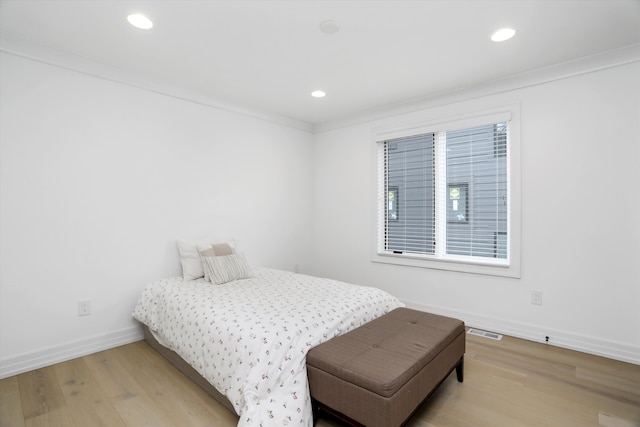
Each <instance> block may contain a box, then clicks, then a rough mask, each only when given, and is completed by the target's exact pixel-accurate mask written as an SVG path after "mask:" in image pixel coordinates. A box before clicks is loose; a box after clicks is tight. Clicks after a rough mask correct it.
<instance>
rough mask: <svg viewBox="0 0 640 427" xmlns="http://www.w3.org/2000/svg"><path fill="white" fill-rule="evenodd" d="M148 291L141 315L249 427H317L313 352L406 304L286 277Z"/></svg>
mask: <svg viewBox="0 0 640 427" xmlns="http://www.w3.org/2000/svg"><path fill="white" fill-rule="evenodd" d="M255 276H256V277H255V278H251V279H245V280H238V281H234V282H230V283H226V284H223V285H213V284H211V283H209V282H206V281H204V280H194V281H184V280H183V279H182V278H179V277H174V278H169V279H164V280H160V281H157V282H154V283H151V284H149V285H147V287H146V288H145V289H144V291H143V293H142V294H141V296H140V299H139V300H138V303H137V305H136V307H135V310H134V313H133V315H134V317H135V318H136V319H137V320H139V321H140V322H142V323H145V324H146V325H147V326H149V328H150V329H151V330H152V331H154V332H155V334H156V336H158V338H159V340H160V342H161V343H163V345H165V346H166V347H168V348H170V349H171V350H173V351H175V352H176V353H178V354H179V355H180V356H181V357H182V358H183V359H184V360H186V361H187V362H188V363H189V364H190V365H191V366H193V367H194V368H195V369H196V370H197V371H198V372H199V373H200V374H201V375H202V376H203V377H205V378H206V379H207V381H209V382H210V383H211V384H213V385H214V386H215V387H216V388H217V389H218V390H219V391H220V392H221V393H222V394H224V395H225V396H227V398H228V399H229V401H230V402H231V404H232V405H233V407H234V408H235V410H236V412H237V413H238V415H239V416H240V418H239V421H238V426H239V427H244V426H247V427H248V426H251V427H254V426H263V427H266V426H283V425H292V426H306V427H311V426H312V424H313V420H312V414H311V400H310V396H309V387H308V384H307V370H306V355H307V352H308V351H309V349H310V348H312V347H314V346H316V345H318V344H320V343H322V342H324V341H327V340H329V339H331V338H333V337H335V336H338V335H341V334H343V333H345V332H347V331H349V330H351V329H354V328H356V327H358V326H361V325H363V324H365V323H367V322H369V321H370V320H373V319H375V318H376V317H379V316H381V315H383V314H384V313H387V312H389V311H391V310H393V309H394V308H397V307H401V306H402V305H403V304H402V303H401V302H400V301H399V300H397V299H396V298H395V297H393V296H391V295H389V294H387V293H386V292H384V291H381V290H379V289H376V288H371V287H364V286H356V285H350V284H346V283H342V282H338V281H335V280H329V279H320V278H317V277H311V276H305V275H301V274H295V273H290V272H286V271H280V270H272V269H259V270H256V271H255Z"/></svg>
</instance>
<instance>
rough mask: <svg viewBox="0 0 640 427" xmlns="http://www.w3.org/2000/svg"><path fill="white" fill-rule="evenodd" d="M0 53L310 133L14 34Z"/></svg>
mask: <svg viewBox="0 0 640 427" xmlns="http://www.w3.org/2000/svg"><path fill="white" fill-rule="evenodd" d="M0 52H4V53H7V54H11V55H15V56H20V57H22V58H26V59H30V60H33V61H37V62H41V63H44V64H48V65H52V66H55V67H58V68H63V69H66V70H70V71H74V72H78V73H81V74H85V75H89V76H92V77H97V78H99V79H103V80H107V81H110V82H114V83H118V84H122V85H125V86H130V87H134V88H137V89H142V90H145V91H149V92H153V93H156V94H160V95H165V96H169V97H171V98H175V99H179V100H182V101H186V102H191V103H194V104H199V105H202V106H205V107H209V108H214V109H217V110H222V111H226V112H231V113H236V114H241V115H244V116H248V117H251V118H254V119H259V120H264V121H267V122H271V123H275V124H278V125H281V126H286V127H290V128H294V129H297V130H301V131H304V132H309V133H312V132H313V125H312V124H311V123H307V122H304V121H302V120H297V119H293V118H290V117H285V116H281V115H277V114H271V113H268V112H263V111H257V110H251V109H248V108H243V107H241V106H238V105H232V104H229V103H224V102H221V101H219V100H216V99H213V98H212V97H208V96H206V95H203V94H202V93H198V92H196V91H192V90H188V89H185V88H182V87H178V86H172V85H170V84H168V83H166V82H163V81H153V80H150V79H148V78H147V77H146V76H143V75H139V74H135V73H133V72H130V71H126V70H123V69H120V68H117V67H113V66H111V65H108V64H104V63H100V62H97V61H94V60H92V59H89V58H85V57H82V56H79V55H76V54H73V53H71V52H67V51H63V50H59V49H54V48H51V47H48V46H44V45H41V44H38V43H34V42H32V41H30V40H27V39H25V38H23V37H20V36H16V35H14V34H9V33H4V32H0Z"/></svg>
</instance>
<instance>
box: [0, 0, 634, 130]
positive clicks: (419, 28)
mask: <svg viewBox="0 0 640 427" xmlns="http://www.w3.org/2000/svg"><path fill="white" fill-rule="evenodd" d="M135 12H137V13H143V14H145V15H147V16H148V17H149V18H150V19H151V20H152V21H153V22H154V27H153V28H152V29H150V30H140V29H137V28H134V27H132V26H131V25H129V23H128V22H127V20H126V16H127V15H129V14H130V13H135ZM326 20H333V21H335V22H336V23H337V24H338V25H339V26H340V30H339V31H338V32H337V33H335V34H325V33H323V32H322V31H321V30H320V23H322V22H323V21H326ZM505 26H506V27H512V28H514V29H516V31H517V33H516V35H515V37H514V38H513V39H511V40H509V41H505V42H502V43H495V42H492V41H491V40H490V39H489V37H490V35H491V33H492V32H493V31H494V30H496V29H498V28H500V27H505ZM0 31H1V32H2V33H1V34H0V36H1V38H0V41H1V40H2V39H5V40H6V39H8V38H11V39H13V40H15V39H19V40H23V41H26V42H28V43H31V44H33V45H38V46H44V47H46V48H48V49H50V50H52V51H59V52H64V53H65V54H68V55H71V54H72V55H73V56H77V57H81V58H83V60H88V61H91V62H95V63H99V64H104V65H108V66H109V67H111V69H116V70H122V71H123V72H126V73H128V75H135V76H138V77H139V78H143V79H146V80H148V81H151V82H155V83H156V84H166V85H167V87H179V88H183V89H184V90H185V91H189V92H190V93H197V94H199V96H201V97H202V98H206V99H211V100H215V102H218V103H224V104H225V105H232V106H241V107H242V108H246V109H251V110H252V111H259V112H264V113H266V114H273V115H277V116H280V117H287V118H291V119H295V120H298V121H302V122H305V123H309V124H319V123H326V122H330V121H334V120H340V119H343V118H345V117H349V116H353V115H357V114H362V113H363V112H367V111H373V110H375V109H380V108H384V107H390V106H394V105H398V104H401V103H405V102H408V101H415V100H420V99H429V97H433V96H436V95H438V94H442V93H446V92H450V91H455V90H459V89H461V88H465V87H470V86H474V85H478V84H482V83H483V82H487V81H493V80H496V79H501V78H504V77H507V76H511V75H514V74H518V73H523V72H526V71H528V70H533V69H537V68H541V67H547V66H550V65H553V64H558V63H562V62H567V61H571V60H574V59H577V58H582V57H587V56H591V55H596V54H598V53H601V52H605V51H610V50H612V49H616V48H619V47H624V46H630V45H634V44H637V43H640V0H535V1H526V0H446V1H439V0H423V1H415V0H414V1H400V0H395V1H364V0H358V1H347V0H343V1H328V0H325V1H310V0H290V1H269V0H262V1H239V0H235V1H216V0H209V1H207V0H198V1H196V0H163V1H157V0H155V1H127V0H0ZM316 89H322V90H324V91H325V92H326V93H327V96H326V97H324V98H320V99H316V98H313V97H311V96H310V93H311V92H312V91H313V90H316Z"/></svg>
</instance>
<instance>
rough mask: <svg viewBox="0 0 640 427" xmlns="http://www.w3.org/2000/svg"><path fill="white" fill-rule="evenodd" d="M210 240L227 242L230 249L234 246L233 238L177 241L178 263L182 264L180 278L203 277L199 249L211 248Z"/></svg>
mask: <svg viewBox="0 0 640 427" xmlns="http://www.w3.org/2000/svg"><path fill="white" fill-rule="evenodd" d="M212 242H227V244H228V245H229V246H230V247H231V249H232V251H233V250H234V248H235V241H234V240H233V239H211V240H209V241H202V242H188V241H184V240H178V241H177V244H178V253H179V255H180V265H181V266H182V278H183V279H184V280H195V279H199V278H201V277H204V269H203V268H202V260H201V259H200V251H205V250H207V249H211V247H212V244H214V243H212Z"/></svg>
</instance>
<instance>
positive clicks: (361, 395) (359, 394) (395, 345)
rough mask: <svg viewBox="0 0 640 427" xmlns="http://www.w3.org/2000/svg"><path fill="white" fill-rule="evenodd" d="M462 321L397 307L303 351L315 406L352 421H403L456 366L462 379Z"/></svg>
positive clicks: (391, 426) (387, 424)
mask: <svg viewBox="0 0 640 427" xmlns="http://www.w3.org/2000/svg"><path fill="white" fill-rule="evenodd" d="M464 351H465V329H464V323H463V322H462V321H460V320H457V319H452V318H450V317H444V316H438V315H435V314H429V313H424V312H421V311H416V310H410V309H407V308H398V309H396V310H393V311H391V312H389V313H387V314H385V315H384V316H382V317H379V318H378V319H375V320H373V321H371V322H369V323H367V324H365V325H363V326H361V327H359V328H356V329H354V330H352V331H350V332H348V333H346V334H344V335H341V336H339V337H336V338H333V339H332V340H329V341H327V342H325V343H323V344H320V345H319V346H317V347H314V348H312V349H311V350H310V351H309V353H308V354H307V373H308V376H309V389H310V391H311V398H312V401H313V407H314V416H317V412H318V410H325V411H328V412H330V413H333V414H334V415H336V416H338V417H340V418H342V419H343V420H344V421H347V422H349V423H350V424H352V425H355V426H358V425H364V426H367V427H397V426H400V425H403V424H404V423H406V422H407V421H408V420H409V418H411V416H412V415H413V414H414V412H415V411H416V410H418V409H419V408H420V406H421V405H422V403H423V402H424V401H426V400H427V398H428V397H429V396H430V395H431V393H433V391H434V390H435V389H436V388H437V387H438V386H439V385H440V384H441V383H442V382H443V381H444V380H445V379H446V378H447V377H448V376H449V374H450V373H451V372H452V371H453V369H454V368H455V369H456V374H457V377H458V381H460V382H462V380H463V363H464Z"/></svg>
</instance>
